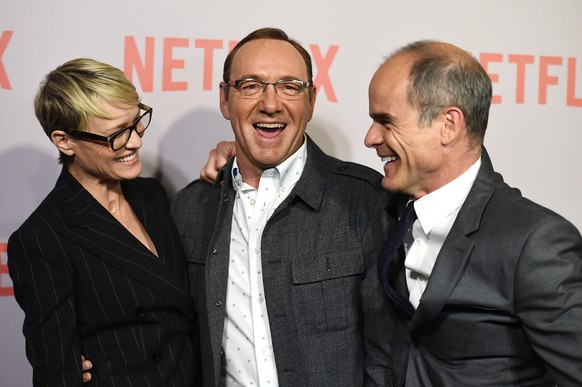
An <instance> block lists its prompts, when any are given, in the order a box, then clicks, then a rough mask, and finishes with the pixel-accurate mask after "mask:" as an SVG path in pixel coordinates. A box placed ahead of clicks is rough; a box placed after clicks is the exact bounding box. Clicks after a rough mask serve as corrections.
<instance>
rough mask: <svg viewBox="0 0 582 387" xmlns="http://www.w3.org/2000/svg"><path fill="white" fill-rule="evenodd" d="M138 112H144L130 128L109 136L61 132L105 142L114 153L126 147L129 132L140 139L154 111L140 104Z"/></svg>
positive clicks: (67, 130) (79, 131) (74, 131)
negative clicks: (133, 132) (134, 133)
mask: <svg viewBox="0 0 582 387" xmlns="http://www.w3.org/2000/svg"><path fill="white" fill-rule="evenodd" d="M137 107H138V108H140V110H144V111H145V112H144V113H143V114H142V115H140V116H139V117H137V118H136V119H135V121H133V124H131V126H128V127H127V128H124V129H121V130H118V131H117V132H115V133H113V134H112V135H111V136H101V135H99V134H95V133H89V132H85V131H82V130H76V129H63V132H65V133H68V134H70V135H71V136H73V137H75V138H78V139H80V140H87V141H95V142H107V143H109V145H110V146H111V149H112V150H114V151H116V150H119V149H121V148H123V147H124V146H125V145H127V143H128V141H129V138H130V137H131V132H132V131H134V130H135V132H136V133H137V134H138V136H140V137H142V136H143V134H144V132H145V130H146V129H147V128H148V126H150V122H151V120H152V112H153V110H154V109H152V108H151V107H149V106H147V105H144V104H143V103H140V104H138V105H137Z"/></svg>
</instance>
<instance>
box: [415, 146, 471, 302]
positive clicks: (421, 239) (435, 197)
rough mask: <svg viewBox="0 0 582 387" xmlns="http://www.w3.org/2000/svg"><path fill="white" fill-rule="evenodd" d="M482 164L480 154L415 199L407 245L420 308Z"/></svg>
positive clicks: (416, 297)
mask: <svg viewBox="0 0 582 387" xmlns="http://www.w3.org/2000/svg"><path fill="white" fill-rule="evenodd" d="M480 166H481V158H479V159H478V160H477V161H476V162H475V163H474V164H473V165H472V166H471V167H470V168H469V169H468V170H466V171H465V172H464V173H463V174H462V175H461V176H459V177H457V178H456V179H455V180H453V181H451V182H450V183H448V184H447V185H445V186H443V187H441V188H439V189H437V190H436V191H434V192H431V193H429V194H428V195H425V196H423V197H422V198H420V199H418V200H416V201H415V202H414V210H415V211H416V215H417V216H418V219H417V220H416V221H415V222H414V224H413V225H412V238H413V239H414V241H413V242H412V244H411V245H409V246H405V247H406V249H407V251H406V260H405V261H404V266H405V267H406V285H407V286H408V291H409V300H410V303H411V304H412V306H414V308H415V309H416V308H418V305H419V304H420V298H421V297H422V294H423V293H424V290H425V289H426V286H427V284H428V280H429V278H430V275H431V273H432V269H433V267H434V265H435V263H436V260H437V257H438V255H439V252H440V251H441V248H442V247H443V244H444V243H445V239H446V238H447V235H449V231H450V230H451V227H452V226H453V223H454V222H455V219H456V218H457V214H458V213H459V210H460V209H461V206H462V205H463V203H464V202H465V199H466V198H467V195H468V194H469V191H470V190H471V187H472V186H473V183H474V181H475V179H476V178H477V173H478V172H479V168H480Z"/></svg>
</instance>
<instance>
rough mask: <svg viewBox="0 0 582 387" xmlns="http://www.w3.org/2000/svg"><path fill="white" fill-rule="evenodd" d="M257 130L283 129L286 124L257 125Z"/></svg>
mask: <svg viewBox="0 0 582 387" xmlns="http://www.w3.org/2000/svg"><path fill="white" fill-rule="evenodd" d="M256 126H257V128H261V129H283V128H284V127H285V125H284V124H256Z"/></svg>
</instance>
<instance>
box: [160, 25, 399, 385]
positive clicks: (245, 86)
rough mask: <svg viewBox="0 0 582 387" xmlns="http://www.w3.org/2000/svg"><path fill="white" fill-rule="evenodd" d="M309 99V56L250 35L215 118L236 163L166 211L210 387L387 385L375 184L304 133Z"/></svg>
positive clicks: (277, 38)
mask: <svg viewBox="0 0 582 387" xmlns="http://www.w3.org/2000/svg"><path fill="white" fill-rule="evenodd" d="M271 86H272V87H271ZM316 95H317V90H316V88H315V86H314V85H313V74H312V64H311V58H310V56H309V53H307V51H306V50H305V49H304V48H303V47H302V46H301V45H300V44H299V43H297V42H296V41H294V40H292V39H290V38H289V37H288V36H287V35H286V34H285V33H284V32H283V31H281V30H278V29H273V28H264V29H260V30H257V31H254V32H252V33H251V34H249V35H248V36H247V37H245V38H244V39H243V40H241V41H240V42H239V43H238V44H237V46H236V47H234V49H233V50H232V51H231V53H230V54H229V55H228V57H227V58H226V60H225V63H224V71H223V82H221V84H220V110H221V112H222V114H223V116H224V117H225V118H226V119H227V120H230V122H231V126H232V129H233V131H234V134H235V147H236V151H237V154H236V157H234V158H233V159H231V160H230V162H229V163H228V164H227V165H226V166H225V167H224V168H223V169H222V171H221V173H220V175H219V177H218V179H217V180H216V184H214V185H209V184H207V183H205V182H202V181H200V180H197V181H195V182H194V183H193V184H190V185H189V186H188V187H186V188H185V189H184V190H182V191H181V192H180V193H179V194H178V195H177V198H176V199H175V201H174V203H173V209H172V211H173V215H174V219H175V221H176V224H177V226H178V229H179V232H180V234H181V237H182V241H183V243H184V247H185V249H186V251H187V252H188V254H189V258H188V261H189V274H190V286H191V292H192V295H193V298H194V300H195V303H196V308H197V310H198V311H199V324H200V326H201V345H202V363H203V367H202V368H203V380H204V385H205V386H215V385H226V386H240V385H242V386H249V387H250V386H253V387H254V386H272V387H275V386H349V387H358V386H364V385H383V384H384V380H385V379H384V378H385V373H386V369H387V368H389V357H388V350H389V342H390V341H389V340H388V338H389V336H390V332H391V330H390V329H391V325H390V321H389V313H388V309H387V304H386V301H385V298H384V297H383V295H382V290H381V288H380V286H379V285H380V284H379V282H378V280H377V274H376V257H377V255H378V252H379V250H380V247H381V245H382V243H383V240H384V235H383V232H382V225H381V219H380V217H378V216H377V214H378V213H379V212H380V211H381V208H382V206H383V204H384V200H385V197H384V193H383V191H382V190H381V188H380V186H379V182H380V179H381V175H380V174H379V173H377V172H375V171H373V170H371V169H369V168H367V167H363V166H361V165H357V164H353V163H348V162H343V161H340V160H337V159H335V158H332V157H330V156H328V155H326V154H324V153H323V151H322V150H321V149H319V148H318V147H317V145H316V144H315V143H314V142H313V141H312V140H311V138H310V137H309V136H307V135H306V134H305V129H306V127H307V124H308V122H309V121H310V120H311V117H312V114H313V109H314V106H315V99H316ZM364 327H365V328H364Z"/></svg>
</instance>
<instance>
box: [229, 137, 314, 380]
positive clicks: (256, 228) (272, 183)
mask: <svg viewBox="0 0 582 387" xmlns="http://www.w3.org/2000/svg"><path fill="white" fill-rule="evenodd" d="M306 144H307V142H306V141H304V143H303V146H302V147H301V148H299V150H298V151H297V152H295V153H294V154H293V155H292V156H291V157H289V158H288V159H287V160H285V161H284V162H283V163H281V164H280V165H278V166H277V167H275V168H270V169H267V170H265V171H264V172H263V174H262V176H261V179H260V181H259V187H258V189H255V188H253V187H252V186H250V185H248V184H246V183H245V182H243V181H242V179H241V176H240V173H239V169H238V164H237V161H236V158H235V160H234V164H233V168H232V176H233V181H234V188H235V190H236V192H237V195H236V199H235V203H234V209H233V218H232V230H231V242H230V263H229V268H228V287H227V293H226V318H225V323H224V334H223V338H222V348H223V350H224V353H225V359H226V362H225V365H224V366H225V371H226V375H225V379H226V380H225V384H226V386H253V387H254V386H278V384H279V383H278V378H277V367H276V365H275V356H274V353H273V344H272V340H271V332H270V329H269V318H268V315H267V302H266V300H265V294H264V287H263V276H262V274H261V267H262V266H261V238H262V234H263V229H264V228H265V225H266V224H267V221H268V220H269V218H270V217H271V215H272V214H273V212H274V211H275V209H276V208H277V206H278V205H279V204H281V202H282V201H283V200H284V199H285V198H286V197H287V196H288V195H289V193H290V192H291V190H292V189H293V187H294V186H295V184H296V183H297V181H298V180H299V178H300V177H301V174H302V172H303V168H304V167H305V161H306V158H307V145H306Z"/></svg>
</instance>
